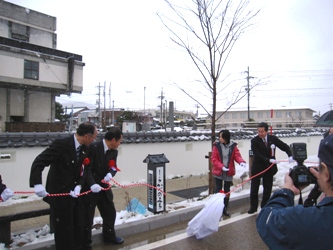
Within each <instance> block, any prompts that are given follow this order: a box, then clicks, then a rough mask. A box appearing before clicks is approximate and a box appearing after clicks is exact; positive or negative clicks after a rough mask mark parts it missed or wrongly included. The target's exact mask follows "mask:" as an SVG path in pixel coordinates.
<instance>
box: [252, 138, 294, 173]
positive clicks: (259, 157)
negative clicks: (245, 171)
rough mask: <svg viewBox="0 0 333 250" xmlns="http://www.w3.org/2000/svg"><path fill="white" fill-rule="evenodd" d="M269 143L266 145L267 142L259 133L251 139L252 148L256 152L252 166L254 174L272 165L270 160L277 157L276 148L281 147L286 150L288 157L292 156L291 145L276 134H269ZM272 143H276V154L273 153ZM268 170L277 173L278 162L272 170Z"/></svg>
mask: <svg viewBox="0 0 333 250" xmlns="http://www.w3.org/2000/svg"><path fill="white" fill-rule="evenodd" d="M267 144H268V146H267V147H266V145H265V143H264V142H263V140H262V139H261V138H260V137H259V136H258V135H257V136H256V137H254V138H253V139H252V140H251V150H252V152H253V154H254V159H253V162H252V168H251V175H252V176H253V175H255V174H257V173H259V172H261V171H263V170H264V169H266V168H268V167H269V166H270V165H271V163H270V162H269V160H270V159H275V150H276V148H279V149H280V150H282V151H284V152H286V154H287V155H288V157H290V156H291V151H290V148H289V146H288V145H287V144H286V143H284V142H283V141H281V140H280V139H279V138H277V137H276V136H275V135H267ZM272 144H274V145H275V149H274V156H272V155H271V145H272ZM268 172H271V174H273V175H275V174H276V172H277V166H276V164H274V166H273V167H272V168H271V169H270V170H268Z"/></svg>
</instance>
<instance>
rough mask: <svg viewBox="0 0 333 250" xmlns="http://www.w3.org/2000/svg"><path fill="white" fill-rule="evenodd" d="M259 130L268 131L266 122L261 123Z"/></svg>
mask: <svg viewBox="0 0 333 250" xmlns="http://www.w3.org/2000/svg"><path fill="white" fill-rule="evenodd" d="M258 128H264V129H265V131H268V124H267V123H266V122H260V123H259V124H258Z"/></svg>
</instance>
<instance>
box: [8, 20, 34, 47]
mask: <svg viewBox="0 0 333 250" xmlns="http://www.w3.org/2000/svg"><path fill="white" fill-rule="evenodd" d="M9 26H10V31H11V38H12V39H15V40H19V41H23V42H27V43H28V42H29V33H30V28H29V27H28V26H25V25H21V24H18V23H12V22H10V23H9Z"/></svg>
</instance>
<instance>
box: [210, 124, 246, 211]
mask: <svg viewBox="0 0 333 250" xmlns="http://www.w3.org/2000/svg"><path fill="white" fill-rule="evenodd" d="M235 161H236V162H237V163H238V164H239V165H240V166H241V167H243V168H246V162H245V161H244V159H243V158H242V156H241V154H240V152H239V149H238V147H237V143H236V142H230V131H229V130H227V129H224V130H221V131H220V132H219V142H215V143H214V145H213V150H212V156H211V162H212V164H213V169H212V173H213V177H214V179H215V193H218V192H220V190H222V186H223V182H224V187H223V189H224V192H226V193H228V192H230V186H231V182H232V179H233V176H234V175H235V173H236V168H235ZM229 198H230V194H227V195H226V197H225V198H224V208H223V215H225V216H230V214H229V212H228V210H227V209H228V206H229Z"/></svg>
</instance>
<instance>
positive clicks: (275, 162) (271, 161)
mask: <svg viewBox="0 0 333 250" xmlns="http://www.w3.org/2000/svg"><path fill="white" fill-rule="evenodd" d="M269 162H270V163H274V164H279V163H280V162H279V161H277V160H275V159H270V160H269Z"/></svg>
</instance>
